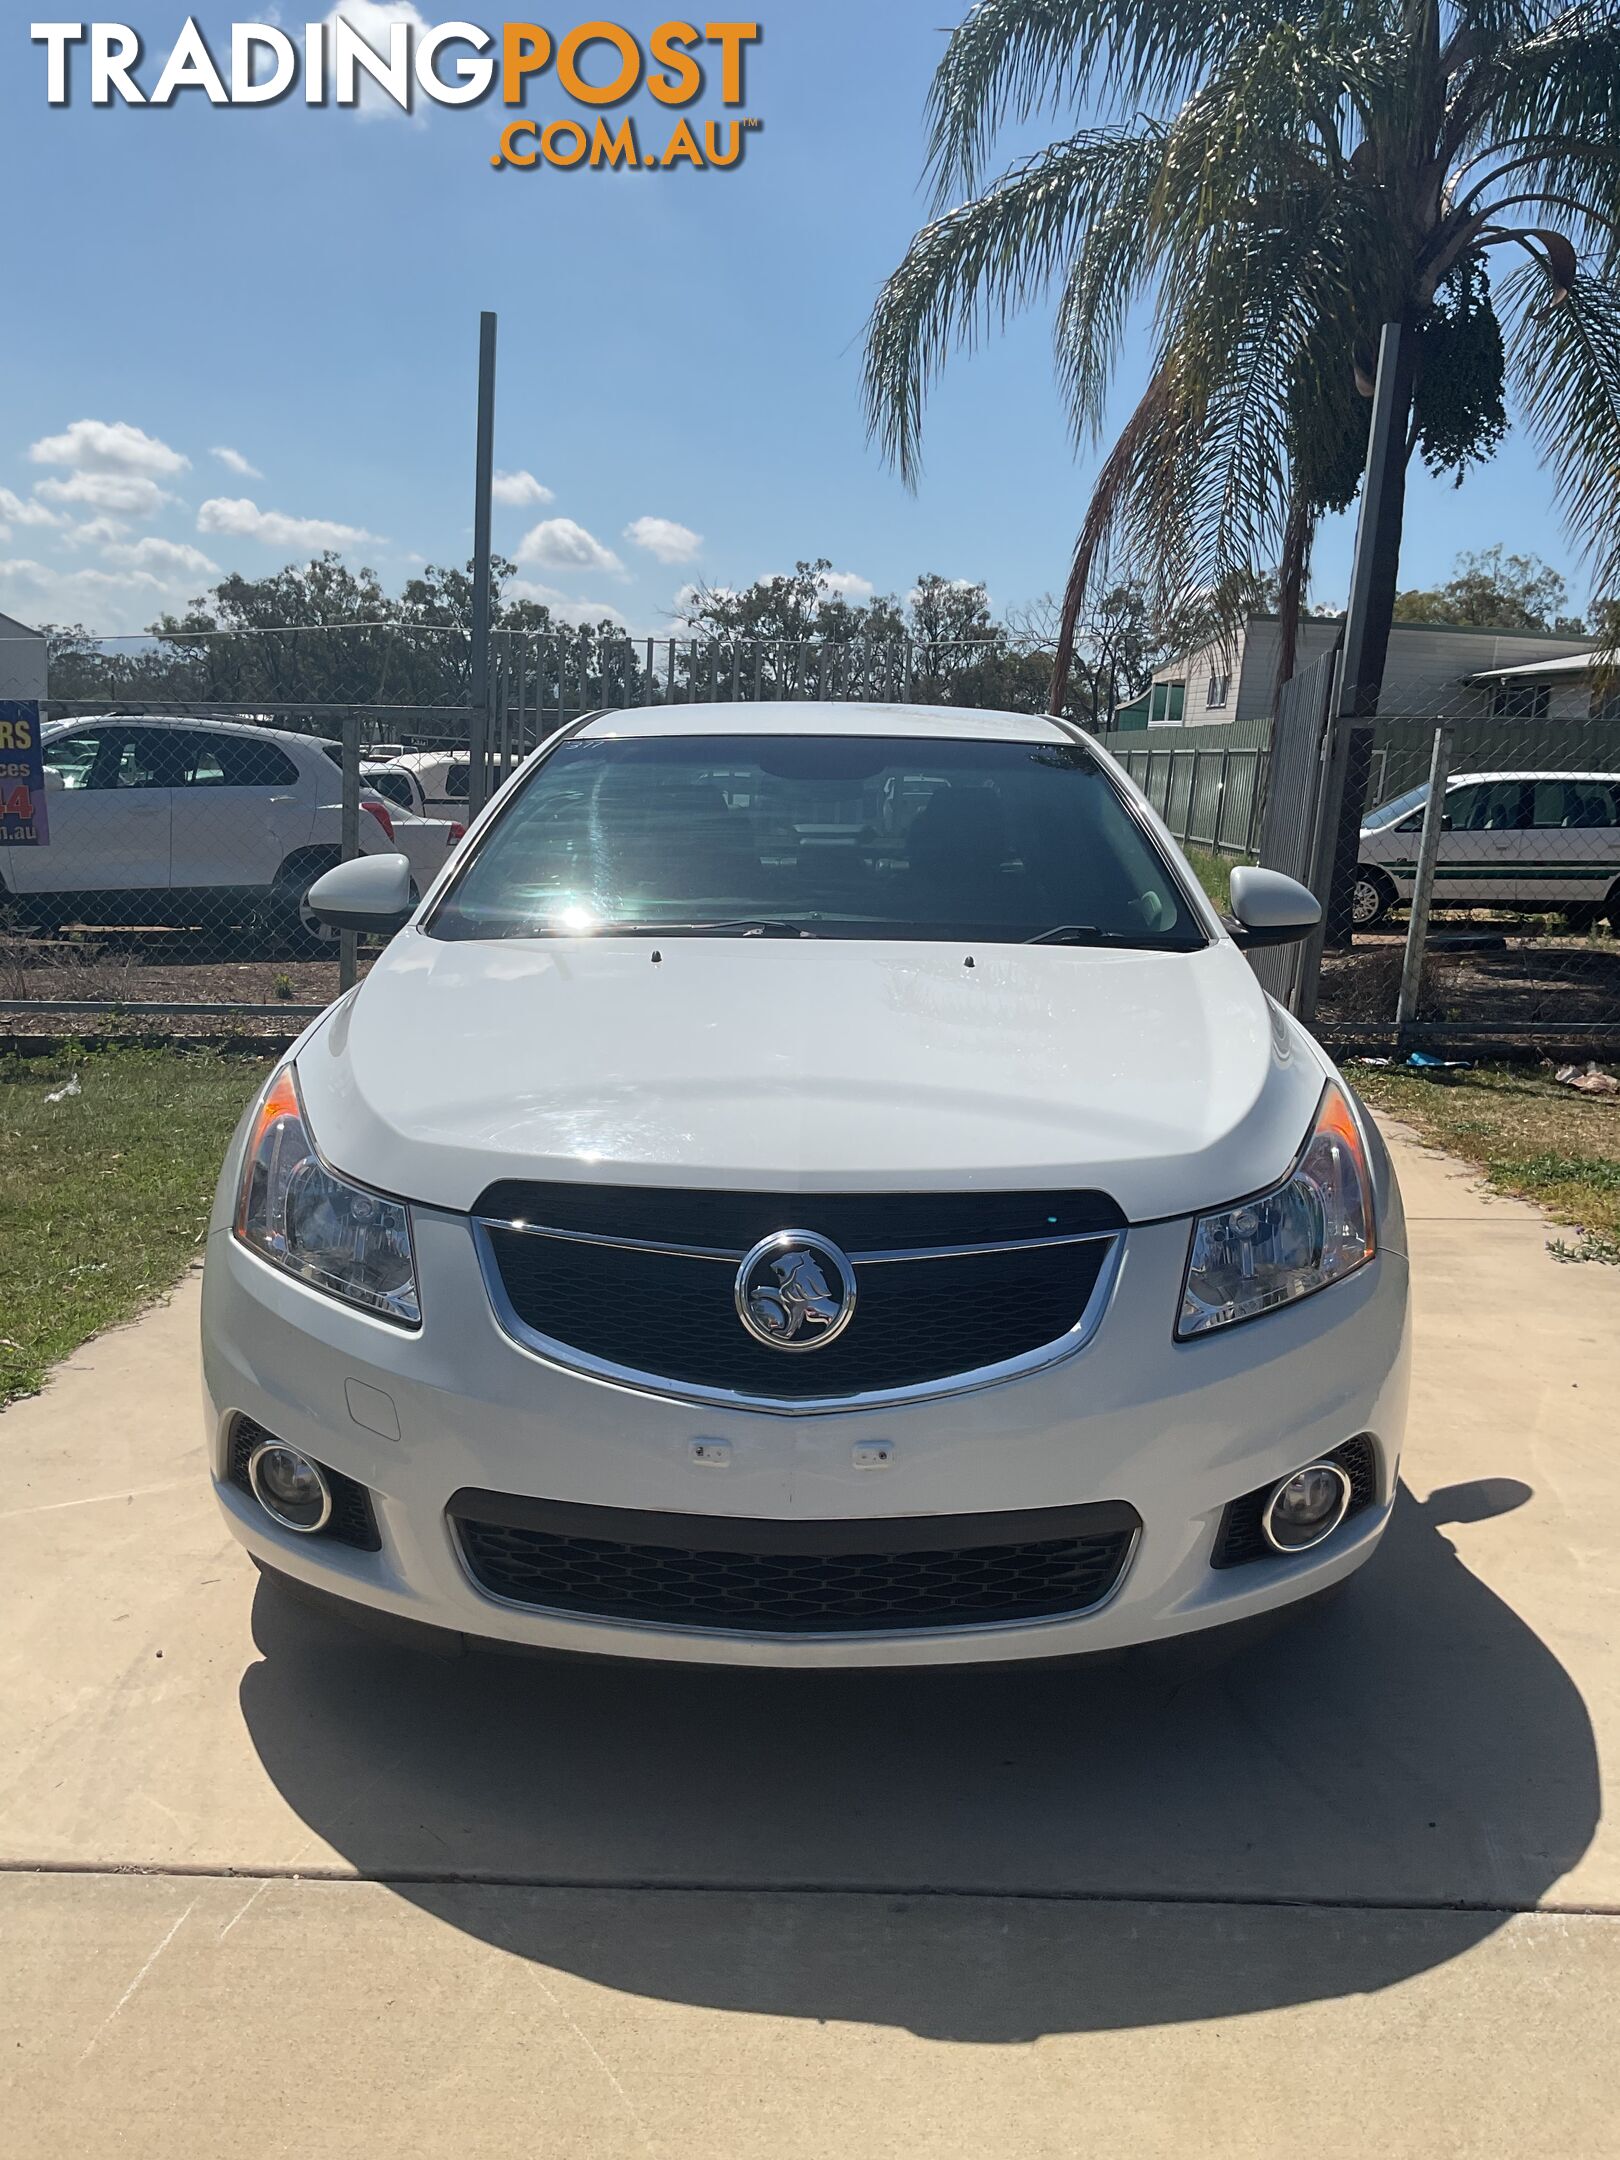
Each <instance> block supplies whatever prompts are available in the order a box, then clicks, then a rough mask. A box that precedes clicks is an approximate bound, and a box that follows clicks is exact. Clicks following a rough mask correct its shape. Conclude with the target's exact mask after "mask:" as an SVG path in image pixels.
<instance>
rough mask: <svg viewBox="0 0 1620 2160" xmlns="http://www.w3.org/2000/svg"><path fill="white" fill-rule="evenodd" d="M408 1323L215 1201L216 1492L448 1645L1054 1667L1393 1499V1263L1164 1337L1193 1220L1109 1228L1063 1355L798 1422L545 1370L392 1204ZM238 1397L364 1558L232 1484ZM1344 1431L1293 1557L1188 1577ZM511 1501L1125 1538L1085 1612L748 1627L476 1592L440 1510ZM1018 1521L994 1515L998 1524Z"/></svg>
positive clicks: (1305, 1569)
mask: <svg viewBox="0 0 1620 2160" xmlns="http://www.w3.org/2000/svg"><path fill="white" fill-rule="evenodd" d="M414 1222H415V1231H416V1240H417V1263H418V1273H419V1278H420V1284H421V1292H422V1305H423V1314H424V1322H423V1326H422V1328H421V1330H420V1331H419V1332H417V1333H413V1334H407V1333H405V1332H403V1331H401V1330H399V1329H396V1328H394V1327H391V1326H389V1325H388V1324H387V1323H385V1322H383V1321H380V1320H374V1319H371V1318H370V1317H368V1316H367V1315H365V1314H363V1313H360V1312H358V1311H352V1310H350V1309H348V1308H346V1307H344V1306H341V1305H337V1304H335V1303H333V1302H332V1301H330V1300H329V1299H326V1298H324V1297H321V1296H319V1295H317V1294H316V1293H314V1292H311V1291H309V1290H306V1289H305V1288H304V1287H303V1286H302V1285H300V1284H298V1283H296V1282H294V1281H292V1280H291V1279H289V1278H287V1277H285V1276H283V1275H281V1274H280V1273H279V1272H277V1271H276V1270H275V1269H273V1268H271V1267H269V1266H267V1265H266V1264H265V1263H263V1262H262V1261H260V1260H258V1259H257V1258H256V1257H255V1256H254V1255H252V1254H251V1253H249V1252H246V1251H244V1250H243V1248H242V1247H241V1246H240V1245H238V1244H237V1243H236V1242H235V1240H234V1239H233V1238H232V1237H231V1235H230V1232H229V1230H228V1228H226V1227H225V1226H224V1224H223V1222H222V1221H220V1220H218V1219H216V1225H215V1228H214V1230H213V1232H212V1234H211V1236H210V1239H209V1247H208V1260H207V1268H206V1273H205V1278H204V1285H203V1353H204V1354H203V1368H204V1386H205V1398H206V1417H207V1430H208V1438H209V1444H210V1448H211V1452H212V1464H213V1472H214V1479H215V1485H216V1489H217V1491H218V1495H219V1500H220V1504H221V1507H222V1508H223V1510H224V1513H225V1516H226V1519H227V1521H228V1522H229V1524H230V1526H231V1528H232V1530H233V1532H234V1533H235V1535H236V1536H237V1537H238V1538H239V1539H240V1540H241V1542H242V1543H243V1544H244V1545H245V1546H247V1548H248V1549H249V1551H250V1552H252V1553H253V1554H254V1555H255V1556H256V1557H257V1558H258V1559H259V1560H261V1561H262V1562H263V1563H264V1564H265V1565H266V1566H268V1567H270V1568H273V1569H276V1570H279V1571H280V1572H281V1573H282V1574H283V1575H288V1576H291V1577H294V1578H295V1579H297V1580H298V1581H300V1582H302V1583H304V1584H306V1585H308V1586H309V1587H311V1588H313V1589H316V1590H320V1591H325V1592H327V1593H330V1594H333V1595H336V1596H339V1597H342V1598H346V1599H348V1600H351V1601H353V1602H355V1603H357V1604H360V1605H363V1606H367V1607H370V1608H372V1609H373V1610H374V1611H376V1612H379V1613H383V1614H388V1615H392V1616H394V1617H395V1618H398V1619H403V1620H407V1621H415V1622H419V1623H423V1624H425V1625H427V1626H431V1627H436V1628H440V1629H447V1630H452V1631H455V1632H458V1633H461V1634H465V1635H468V1636H473V1637H486V1638H495V1639H499V1640H503V1641H507V1642H512V1643H518V1644H525V1645H530V1646H532V1647H535V1648H549V1649H556V1650H565V1651H595V1652H608V1653H613V1654H617V1655H621V1656H627V1657H636V1658H655V1659H661V1658H670V1659H684V1660H692V1661H698V1662H710V1663H714V1662H718V1663H736V1664H749V1665H775V1666H798V1667H812V1668H819V1667H827V1666H838V1665H924V1664H942V1663H961V1662H990V1661H995V1660H999V1659H1013V1658H1031V1657H1059V1656H1067V1655H1071V1654H1073V1653H1076V1652H1084V1651H1092V1650H1106V1649H1113V1648H1118V1647H1122V1646H1124V1645H1128V1644H1133V1643H1140V1642H1146V1641H1150V1640H1154V1639H1157V1638H1161V1637H1166V1636H1174V1635H1178V1634H1183V1633H1187V1632H1189V1631H1191V1630H1194V1629H1198V1628H1204V1627H1209V1626H1213V1625H1217V1624H1220V1623H1222V1622H1226V1621H1233V1620H1241V1619H1246V1618H1249V1617H1252V1616H1254V1615H1257V1614H1260V1613H1263V1612H1265V1611H1267V1610H1269V1609H1271V1608H1272V1607H1275V1606H1278V1605H1282V1604H1286V1603H1288V1602H1291V1601H1292V1600H1294V1599H1297V1598H1301V1597H1305V1596H1308V1595H1311V1594H1312V1593H1314V1592H1316V1591H1318V1590H1321V1589H1324V1588H1326V1587H1328V1586H1329V1585H1330V1584H1332V1583H1333V1582H1334V1581H1336V1580H1338V1579H1339V1578H1341V1577H1343V1576H1346V1575H1348V1574H1350V1573H1351V1572H1352V1571H1353V1570H1354V1569H1355V1568H1357V1567H1359V1566H1360V1565H1361V1564H1362V1563H1363V1562H1364V1561H1365V1560H1366V1559H1367V1558H1368V1557H1369V1556H1370V1555H1371V1553H1372V1551H1373V1549H1374V1547H1375V1546H1376V1544H1377V1541H1378V1538H1379V1536H1380V1535H1381V1533H1382V1531H1383V1528H1384V1525H1385V1523H1386V1521H1387V1520H1388V1515H1389V1509H1390V1505H1391V1501H1392V1498H1393V1493H1394V1486H1395V1476H1396V1470H1397V1466H1398V1460H1399V1452H1400V1444H1401V1436H1402V1429H1403V1424H1404V1417H1405V1405H1406V1386H1407V1349H1408V1329H1407V1264H1406V1260H1405V1258H1404V1256H1403V1255H1402V1254H1401V1253H1399V1252H1397V1251H1393V1250H1388V1249H1386V1250H1384V1251H1382V1252H1381V1253H1380V1254H1379V1256H1378V1258H1377V1259H1376V1260H1375V1261H1373V1262H1372V1263H1371V1264H1370V1265H1369V1266H1367V1267H1366V1268H1364V1269H1363V1270H1361V1271H1360V1272H1359V1273H1358V1274H1357V1275H1355V1276H1353V1277H1352V1278H1350V1280H1348V1281H1347V1282H1345V1283H1342V1284H1339V1285H1336V1286H1334V1287H1333V1288H1332V1289H1330V1290H1327V1291H1324V1292H1321V1293H1318V1294H1317V1295H1316V1296H1314V1297H1310V1298H1306V1299H1304V1300H1302V1301H1301V1302H1300V1303H1299V1304H1297V1305H1295V1306H1292V1307H1289V1308H1285V1309H1283V1310H1282V1311H1280V1312H1276V1313H1272V1314H1268V1315H1266V1316H1265V1317H1264V1318H1262V1319H1260V1320H1256V1321H1252V1322H1249V1323H1247V1324H1245V1325H1240V1326H1238V1327H1234V1328H1232V1329H1230V1330H1227V1331H1224V1332H1223V1333H1221V1334H1219V1335H1215V1336H1211V1337H1208V1338H1205V1339H1202V1340H1199V1341H1196V1342H1191V1343H1176V1342H1174V1341H1173V1340H1172V1337H1171V1325H1172V1320H1173V1316H1174V1313H1175V1311H1176V1308H1177V1304H1178V1301H1179V1295H1180V1287H1181V1277H1182V1271H1183V1269H1184V1266H1185V1263H1186V1257H1187V1248H1188V1239H1189V1235H1190V1224H1188V1223H1187V1222H1185V1221H1182V1222H1169V1223H1158V1224H1149V1225H1145V1226H1138V1227H1136V1228H1133V1229H1131V1230H1130V1231H1129V1232H1128V1233H1127V1235H1126V1238H1125V1250H1124V1258H1123V1264H1122V1266H1121V1267H1120V1269H1119V1271H1118V1274H1117V1277H1116V1279H1115V1282H1114V1286H1113V1292H1112V1297H1111V1301H1110V1304H1109V1308H1108V1310H1107V1311H1106V1313H1105V1314H1104V1315H1103V1318H1102V1321H1101V1324H1100V1326H1099V1327H1098V1329H1097V1331H1096V1333H1095V1335H1094V1336H1093V1338H1092V1339H1091V1340H1090V1341H1089V1342H1087V1343H1086V1345H1085V1346H1084V1347H1083V1348H1082V1349H1080V1350H1079V1351H1078V1352H1076V1353H1075V1354H1074V1355H1073V1356H1071V1357H1069V1358H1067V1359H1065V1360H1063V1361H1061V1362H1059V1363H1056V1364H1052V1365H1047V1366H1044V1367H1041V1368H1039V1369H1038V1370H1035V1371H1033V1372H1029V1373H1026V1374H1023V1375H1022V1376H1020V1377H1018V1378H1016V1379H1012V1380H1008V1381H1006V1382H1003V1383H1001V1384H999V1385H996V1386H993V1387H988V1388H985V1389H983V1390H982V1391H980V1392H978V1393H975V1394H964V1395H961V1396H957V1397H952V1398H948V1399H945V1400H936V1401H932V1402H930V1401H923V1402H915V1403H910V1404H903V1405H899V1406H888V1407H885V1408H882V1409H866V1410H860V1411H843V1412H836V1413H828V1414H824V1415H822V1414H818V1415H811V1416H795V1417H788V1416H779V1415H773V1414H771V1413H769V1412H759V1411H752V1410H737V1409H730V1408H715V1407H712V1406H708V1405H697V1404H690V1403H681V1402H677V1401H673V1400H670V1399H667V1398H664V1397H659V1396H654V1395H651V1394H646V1393H643V1392H640V1391H638V1390H635V1389H631V1388H627V1387H624V1386H621V1385H616V1384H614V1383H611V1382H607V1381H603V1380H599V1379H594V1378H591V1377H588V1376H586V1375H583V1374H580V1373H576V1372H573V1371H569V1370H565V1369H563V1368H561V1367H559V1366H557V1365H554V1364H552V1363H550V1362H548V1361H547V1360H545V1359H544V1358H542V1357H540V1356H538V1355H536V1354H535V1353H534V1352H532V1351H530V1350H528V1349H525V1348H523V1347H521V1346H520V1345H519V1344H517V1343H516V1342H514V1341H513V1340H512V1339H511V1338H510V1337H509V1336H507V1335H506V1334H505V1333H503V1332H502V1330H501V1327H500V1325H499V1323H498V1322H497V1319H496V1317H495V1314H494V1312H493V1310H492V1308H491V1304H490V1300H489V1296H488V1293H487V1291H486V1289H485V1286H484V1282H483V1278H482V1276H481V1273H480V1270H479V1266H478V1262H477V1257H476V1253H475V1250H474V1244H473V1236H472V1230H471V1225H470V1224H469V1222H468V1221H467V1219H466V1218H465V1217H462V1216H458V1215H453V1214H448V1213H442V1212H439V1211H436V1210H432V1209H426V1208H418V1209H417V1210H415V1211H414ZM238 1414H241V1415H246V1416H248V1417H250V1418H252V1419H254V1420H255V1421H256V1422H257V1423H258V1424H260V1425H262V1426H264V1427H265V1428H266V1429H267V1430H269V1431H270V1432H272V1433H274V1434H276V1435H277V1436H278V1437H279V1438H281V1439H283V1440H286V1441H288V1442H290V1443H291V1444H292V1445H294V1446H296V1447H299V1448H301V1449H303V1450H305V1451H306V1452H307V1453H308V1454H310V1455H312V1456H314V1457H316V1458H317V1459H318V1460H320V1461H321V1462H323V1463H325V1464H327V1465H328V1466H329V1467H330V1468H332V1469H335V1470H338V1471H340V1472H342V1473H343V1474H344V1475H345V1476H347V1477H351V1478H354V1479H356V1480H358V1481H359V1482H360V1483H361V1484H363V1485H364V1486H366V1487H367V1488H368V1490H369V1491H370V1493H371V1494H372V1496H373V1500H374V1504H375V1509H376V1516H377V1523H378V1528H379V1532H380V1537H381V1549H380V1550H379V1551H376V1552H360V1551H356V1550H353V1549H350V1548H347V1547H344V1546H342V1545H338V1544H333V1543H330V1542H328V1541H326V1540H324V1539H307V1538H300V1537H298V1536H296V1535H293V1534H290V1533H287V1532H283V1531H281V1530H279V1529H278V1528H277V1527H276V1525H275V1524H274V1523H273V1522H272V1521H271V1520H270V1519H269V1518H268V1517H267V1516H266V1515H265V1514H264V1513H263V1511H262V1510H261V1509H260V1508H259V1507H258V1506H257V1504H256V1503H255V1502H254V1501H253V1500H252V1499H251V1498H250V1497H249V1496H247V1495H246V1494H245V1493H243V1492H241V1491H240V1490H238V1489H237V1488H236V1487H235V1486H233V1485H232V1484H231V1483H229V1482H228V1478H227V1474H226V1472H227V1464H226V1449H227V1445H228V1433H229V1429H230V1426H231V1423H232V1420H233V1418H234V1417H235V1416H236V1415H238ZM1361 1433H1366V1434H1370V1435H1371V1436H1372V1438H1373V1441H1374V1443H1375V1449H1376V1455H1377V1463H1378V1468H1377V1496H1376V1500H1375V1501H1374V1503H1373V1504H1372V1505H1370V1506H1369V1507H1367V1508H1365V1509H1364V1510H1363V1511H1362V1512H1361V1513H1359V1514H1357V1515H1355V1516H1353V1517H1352V1518H1351V1519H1350V1520H1349V1521H1348V1522H1346V1523H1345V1524H1344V1525H1343V1526H1342V1528H1341V1529H1340V1530H1339V1531H1337V1532H1336V1533H1335V1534H1334V1536H1333V1537H1332V1538H1331V1539H1329V1540H1328V1541H1327V1542H1326V1543H1325V1544H1324V1545H1322V1546H1320V1547H1318V1548H1316V1549H1315V1550H1314V1551H1312V1552H1310V1553H1307V1554H1304V1555H1301V1556H1299V1557H1297V1558H1292V1559H1284V1558H1281V1557H1276V1556H1273V1557H1270V1558H1267V1559H1266V1560H1264V1561H1260V1562H1255V1563H1253V1564H1250V1565H1246V1566H1243V1567H1235V1568H1228V1569H1214V1568H1212V1567H1211V1565H1210V1556H1211V1551H1212V1548H1213V1545H1214V1541H1215V1536H1216V1531H1217V1526H1218V1524H1219V1521H1220V1517H1221V1514H1222V1511H1223V1509H1224V1507H1225V1506H1226V1504H1227V1502H1228V1501H1230V1500H1233V1499H1235V1498H1236V1497H1238V1496H1239V1495H1240V1494H1243V1493H1245V1492H1248V1491H1250V1490H1252V1489H1253V1488H1254V1487H1256V1486H1259V1485H1261V1484H1263V1483H1267V1482H1269V1481H1271V1480H1273V1479H1275V1478H1279V1477H1282V1476H1284V1475H1286V1474H1287V1473H1288V1472H1289V1471H1291V1470H1293V1469H1295V1468H1297V1467H1298V1466H1299V1465H1300V1464H1302V1463H1304V1462H1307V1461H1309V1460H1311V1459H1312V1457H1314V1456H1316V1455H1318V1454H1323V1453H1327V1452H1329V1451H1330V1450H1332V1449H1333V1448H1335V1447H1338V1446H1339V1445H1341V1444H1342V1443H1343V1442H1345V1441H1346V1440H1348V1439H1350V1438H1351V1437H1352V1436H1353V1435H1356V1434H1361ZM468 1487H474V1488H479V1489H482V1490H484V1491H487V1492H492V1493H498V1494H506V1495H511V1496H514V1497H515V1498H524V1497H527V1498H533V1499H537V1500H550V1501H556V1502H573V1503H577V1504H580V1505H582V1506H586V1507H597V1508H622V1509H628V1510H636V1511H641V1512H651V1513H654V1514H657V1513H669V1514H675V1515H683V1516H706V1517H727V1518H732V1517H734V1518H738V1519H741V1520H743V1521H747V1520H750V1519H754V1520H760V1521H763V1522H766V1523H769V1524H773V1525H775V1524H782V1523H792V1522H803V1523H806V1524H827V1523H836V1522H843V1521H850V1520H865V1519H878V1520H884V1519H889V1518H901V1519H905V1518H919V1517H928V1516H940V1515H983V1514H996V1515H1001V1514H1005V1515H1007V1516H1008V1518H1009V1522H1010V1520H1011V1518H1012V1517H1013V1516H1015V1515H1016V1514H1017V1513H1018V1512H1019V1511H1024V1510H1048V1509H1054V1508H1072V1507H1075V1506H1077V1505H1080V1504H1083V1503H1088V1502H1125V1503H1127V1504H1128V1505H1129V1506H1130V1507H1131V1508H1133V1509H1134V1510H1135V1511H1136V1513H1137V1514H1138V1515H1139V1516H1140V1518H1141V1524H1142V1528H1141V1532H1140V1535H1139V1537H1138V1538H1137V1540H1136V1543H1135V1547H1134V1550H1133V1552H1132V1554H1131V1557H1130V1561H1129V1564H1128V1566H1127V1568H1126V1570H1125V1572H1124V1574H1123V1576H1122V1578H1121V1580H1120V1581H1119V1583H1118V1585H1117V1588H1116V1589H1115V1590H1114V1592H1113V1594H1112V1595H1111V1596H1110V1597H1109V1598H1108V1599H1107V1600H1106V1602H1104V1603H1101V1604H1099V1605H1098V1606H1096V1607H1095V1608H1094V1609H1092V1610H1090V1611H1087V1612H1085V1613H1083V1614H1078V1615H1076V1614H1066V1615H1063V1616H1060V1617H1058V1618H1042V1619H1037V1620H1019V1621H1013V1622H993V1623H990V1624H981V1625H970V1626H966V1627H955V1626H952V1627H947V1628H940V1627H928V1628H902V1629H890V1630H887V1631H884V1632H870V1633H860V1634H836V1635H827V1634H812V1635H805V1634H796V1635H779V1634H761V1633H756V1632H753V1631H743V1630H728V1629H715V1628H701V1629H696V1628H684V1627H679V1626H663V1625H659V1626H648V1625H646V1624H644V1623H641V1622H631V1621H624V1620H619V1619H603V1618H599V1617H583V1616H579V1615H573V1614H564V1613H558V1612H552V1611H541V1610H535V1609H533V1608H530V1607H527V1606H520V1605H514V1604H509V1603H504V1602H501V1601H498V1600H496V1599H495V1598H492V1597H490V1596H488V1595H486V1594H485V1593H484V1592H483V1591H482V1590H481V1589H480V1588H479V1587H478V1586H477V1584H476V1583H475V1582H474V1581H473V1579H472V1577H471V1576H470V1574H469V1572H468V1571H467V1569H466V1567H465V1566H464V1564H463V1562H462V1558H461V1555H460V1551H459V1548H458V1545H457V1542H456V1539H455V1537H454V1536H453V1534H452V1529H451V1525H450V1523H449V1521H448V1519H447V1512H446V1511H447V1504H448V1502H449V1501H450V1499H451V1497H452V1495H454V1494H456V1493H457V1492H459V1491H461V1490H463V1489H464V1488H468ZM1012 1534H1014V1535H1016V1534H1017V1533H1016V1529H1014V1530H1013V1533H1012Z"/></svg>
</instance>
